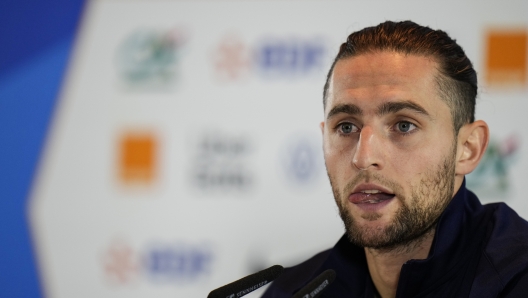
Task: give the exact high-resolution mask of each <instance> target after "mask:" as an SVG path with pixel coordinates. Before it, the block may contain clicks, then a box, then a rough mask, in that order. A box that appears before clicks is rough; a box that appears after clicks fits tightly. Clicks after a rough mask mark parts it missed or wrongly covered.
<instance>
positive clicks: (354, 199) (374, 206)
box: [348, 193, 395, 212]
mask: <svg viewBox="0 0 528 298" xmlns="http://www.w3.org/2000/svg"><path fill="white" fill-rule="evenodd" d="M394 198H395V196H392V198H390V199H384V200H381V201H379V202H377V203H368V202H367V201H368V200H375V199H376V198H375V197H374V196H372V195H369V194H364V193H354V194H352V195H350V197H349V198H348V201H349V202H350V203H352V204H354V205H355V206H357V207H359V208H360V209H361V210H364V211H368V212H375V211H380V210H381V209H383V208H384V207H385V206H387V205H388V204H389V203H390V202H392V201H393V200H394Z"/></svg>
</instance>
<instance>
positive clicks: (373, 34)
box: [323, 21, 478, 134]
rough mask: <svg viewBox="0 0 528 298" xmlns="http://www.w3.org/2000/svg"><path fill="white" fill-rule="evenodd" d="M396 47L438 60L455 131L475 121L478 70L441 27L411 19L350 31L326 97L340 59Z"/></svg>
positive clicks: (442, 89)
mask: <svg viewBox="0 0 528 298" xmlns="http://www.w3.org/2000/svg"><path fill="white" fill-rule="evenodd" d="M378 51H393V52H397V53H402V54H406V55H408V54H411V55H419V56H431V57H433V58H434V59H436V61H437V62H438V64H439V67H440V69H438V71H439V75H438V76H437V83H438V90H439V94H440V96H441V97H442V98H443V99H444V100H446V102H447V105H448V106H449V108H450V110H451V116H452V119H453V128H454V129H455V134H457V133H458V130H459V129H460V127H462V126H463V125H464V124H466V123H472V122H473V121H475V102H476V97H477V89H478V87H477V73H476V72H475V69H473V65H472V64H471V61H469V59H468V57H467V56H466V54H465V53H464V50H462V48H461V47H460V46H459V45H458V44H457V43H456V40H454V39H451V38H450V37H449V36H448V35H447V33H445V32H444V31H441V30H433V29H431V28H429V27H424V26H420V25H418V24H416V23H414V22H411V21H403V22H391V21H386V22H384V23H381V24H379V25H377V26H375V27H367V28H364V29H362V30H360V31H357V32H354V33H352V34H350V35H349V36H348V38H347V41H346V42H344V43H343V44H341V47H340V48H339V53H338V54H337V56H336V58H335V60H334V62H333V63H332V66H331V67H330V71H329V72H328V75H327V77H326V83H325V86H324V91H323V104H324V107H325V108H326V99H327V96H328V88H329V84H330V79H331V77H332V73H333V70H334V67H335V65H336V63H337V61H339V60H341V59H345V58H349V57H353V56H357V55H360V54H365V53H372V52H378Z"/></svg>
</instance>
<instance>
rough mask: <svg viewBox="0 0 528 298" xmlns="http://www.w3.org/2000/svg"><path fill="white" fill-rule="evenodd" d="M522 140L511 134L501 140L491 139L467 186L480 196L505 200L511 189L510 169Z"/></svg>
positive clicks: (470, 175)
mask: <svg viewBox="0 0 528 298" xmlns="http://www.w3.org/2000/svg"><path fill="white" fill-rule="evenodd" d="M519 145H520V140H519V138H518V137H517V136H516V135H511V136H509V137H507V138H506V139H504V140H503V141H501V142H499V141H497V140H494V139H491V140H490V143H489V145H488V149H487V150H486V152H485V153H484V156H483V157H482V160H481V161H480V164H479V165H478V167H477V168H476V169H475V170H474V171H473V172H472V173H471V174H469V175H468V176H467V177H466V178H467V187H468V188H469V189H471V190H472V191H474V192H475V193H476V194H477V195H478V196H479V197H484V198H493V199H497V200H504V199H506V198H507V197H505V196H504V195H505V194H507V193H508V192H509V191H510V188H511V187H510V179H509V170H510V168H511V166H512V165H513V164H514V163H515V161H516V159H517V155H518V154H517V153H518V149H519Z"/></svg>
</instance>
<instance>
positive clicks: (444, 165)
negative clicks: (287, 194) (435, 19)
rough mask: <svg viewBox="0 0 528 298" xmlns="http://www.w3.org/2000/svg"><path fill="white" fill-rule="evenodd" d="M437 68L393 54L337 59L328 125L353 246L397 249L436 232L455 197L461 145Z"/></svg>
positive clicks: (336, 184)
mask: <svg viewBox="0 0 528 298" xmlns="http://www.w3.org/2000/svg"><path fill="white" fill-rule="evenodd" d="M437 66H438V65H437V63H436V62H435V61H434V60H433V59H432V58H430V57H424V56H415V55H407V56H406V55H404V54H398V53H394V52H377V53H368V54H361V55H359V56H355V57H352V58H347V59H344V60H341V61H339V62H337V64H336V65H335V68H334V72H333V76H332V79H331V81H330V86H329V90H328V98H327V103H326V107H325V121H324V122H323V123H322V124H321V128H322V131H323V139H324V155H325V162H326V168H327V171H328V176H329V178H330V183H331V185H332V189H333V192H334V197H335V200H336V203H337V205H338V207H339V211H340V214H341V217H342V218H343V221H344V222H345V227H346V230H347V234H348V236H349V238H350V239H351V241H353V242H354V243H356V244H357V245H360V246H363V247H373V248H387V249H390V248H393V247H396V246H398V245H401V244H404V243H407V242H409V241H412V240H413V239H416V238H418V237H419V236H421V235H423V234H424V233H425V232H427V231H429V230H430V229H431V228H433V227H434V225H435V223H436V221H437V219H438V217H439V216H440V214H441V213H442V211H443V210H444V209H445V207H446V205H447V204H448V203H449V201H450V199H451V198H452V196H453V193H454V178H455V172H454V169H455V168H454V167H455V154H456V141H455V135H454V132H453V124H452V118H451V114H450V109H449V107H448V106H447V104H446V102H445V101H443V100H442V99H441V98H440V96H439V94H438V89H437V88H438V87H437V83H436V80H435V76H436V75H437V74H438V72H437Z"/></svg>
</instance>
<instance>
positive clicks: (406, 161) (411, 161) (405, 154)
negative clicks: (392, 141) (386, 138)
mask: <svg viewBox="0 0 528 298" xmlns="http://www.w3.org/2000/svg"><path fill="white" fill-rule="evenodd" d="M425 144H426V145H423V146H416V147H414V148H411V149H408V150H399V149H397V148H393V150H392V151H393V152H391V153H389V154H391V155H392V156H393V157H394V158H392V161H393V167H394V169H395V170H396V171H397V172H398V174H399V175H404V176H402V177H408V178H411V177H413V176H421V175H422V174H423V173H426V172H428V171H430V170H431V169H434V168H436V167H437V166H438V165H439V164H441V163H443V162H444V158H445V157H446V153H447V151H448V150H449V148H447V147H448V146H445V145H439V144H435V143H425Z"/></svg>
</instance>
